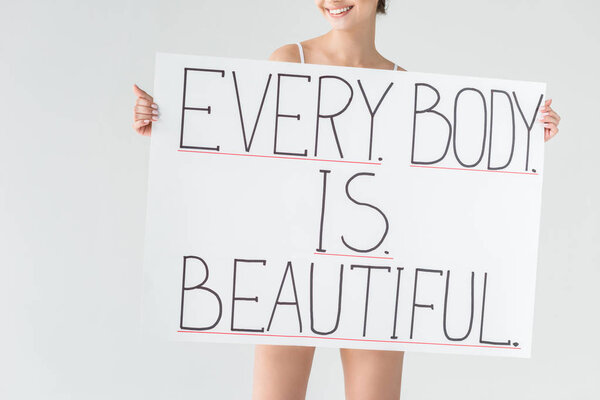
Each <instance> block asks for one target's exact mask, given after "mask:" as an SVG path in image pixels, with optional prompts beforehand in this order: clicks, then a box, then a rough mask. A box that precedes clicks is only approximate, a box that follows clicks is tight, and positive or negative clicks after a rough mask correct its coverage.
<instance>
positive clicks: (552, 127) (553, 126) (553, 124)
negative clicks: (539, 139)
mask: <svg viewBox="0 0 600 400" xmlns="http://www.w3.org/2000/svg"><path fill="white" fill-rule="evenodd" d="M550 104H552V99H548V100H546V101H545V102H544V105H543V106H542V107H540V111H541V112H542V118H540V122H543V123H544V142H547V141H548V140H550V139H552V138H553V137H554V136H556V134H557V133H558V124H559V123H560V116H559V115H558V114H557V113H556V112H555V111H554V110H553V109H552V108H551V107H550Z"/></svg>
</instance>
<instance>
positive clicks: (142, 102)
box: [135, 97, 158, 109]
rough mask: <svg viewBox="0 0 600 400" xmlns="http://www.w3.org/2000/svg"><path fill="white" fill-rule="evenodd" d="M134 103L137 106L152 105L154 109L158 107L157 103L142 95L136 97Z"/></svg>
mask: <svg viewBox="0 0 600 400" xmlns="http://www.w3.org/2000/svg"><path fill="white" fill-rule="evenodd" d="M135 104H137V105H138V106H146V107H152V108H154V109H158V104H156V103H153V102H152V101H150V100H148V99H145V98H143V97H138V98H137V100H136V102H135Z"/></svg>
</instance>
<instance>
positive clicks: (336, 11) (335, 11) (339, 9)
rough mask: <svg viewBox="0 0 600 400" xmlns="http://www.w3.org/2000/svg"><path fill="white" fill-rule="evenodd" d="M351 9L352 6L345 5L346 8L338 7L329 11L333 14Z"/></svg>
mask: <svg viewBox="0 0 600 400" xmlns="http://www.w3.org/2000/svg"><path fill="white" fill-rule="evenodd" d="M349 9H350V7H344V8H338V9H337V10H329V12H330V13H331V14H341V13H343V12H346V11H348V10H349Z"/></svg>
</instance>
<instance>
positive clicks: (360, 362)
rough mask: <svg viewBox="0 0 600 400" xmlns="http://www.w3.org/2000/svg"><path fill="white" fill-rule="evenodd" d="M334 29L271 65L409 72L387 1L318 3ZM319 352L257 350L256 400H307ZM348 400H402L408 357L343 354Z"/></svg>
mask: <svg viewBox="0 0 600 400" xmlns="http://www.w3.org/2000/svg"><path fill="white" fill-rule="evenodd" d="M315 5H316V6H317V9H318V10H319V11H320V12H321V14H322V15H323V16H324V17H325V19H326V20H327V21H328V22H329V23H330V25H331V30H329V31H328V32H326V33H324V34H323V35H320V36H317V37H314V38H310V39H307V40H304V41H298V42H297V43H290V44H285V45H283V46H281V47H279V48H278V49H276V50H275V51H273V53H272V54H271V55H270V57H269V60H271V61H284V62H306V63H310V64H322V65H336V66H350V67H359V68H373V69H385V70H398V71H405V70H404V69H403V68H401V67H399V66H398V65H397V64H396V63H395V62H393V61H391V60H388V59H387V58H385V57H384V56H383V55H382V54H380V53H379V52H378V51H377V49H376V47H375V30H376V29H375V28H376V19H377V18H376V17H377V14H386V7H387V4H386V1H385V0H315ZM134 91H135V93H136V95H137V97H138V99H137V102H136V105H135V109H134V125H133V127H134V129H135V130H136V131H137V132H138V133H140V134H143V135H150V132H151V129H152V128H151V127H152V122H153V121H157V120H158V118H159V112H158V106H157V105H156V104H155V103H154V100H153V98H152V96H150V95H149V94H148V93H146V92H144V91H143V90H142V89H140V88H139V87H137V86H134ZM550 104H551V100H548V101H547V102H546V103H545V104H544V106H543V107H542V108H541V111H542V115H543V118H542V121H543V122H545V127H546V129H545V140H548V139H549V138H551V137H553V136H554V135H555V134H556V133H557V132H558V128H557V125H558V123H559V120H560V117H559V116H558V115H557V114H556V113H555V112H554V111H553V110H552V109H551V108H550ZM314 351H315V348H314V347H305V346H283V345H256V346H255V360H254V383H253V394H252V399H253V400H266V399H286V400H301V399H304V398H305V396H306V390H307V384H308V379H309V375H310V371H311V367H312V360H313V355H314ZM340 356H341V359H342V364H343V369H344V378H345V392H346V399H347V400H358V399H381V400H398V399H399V398H400V387H401V379H402V366H403V359H404V353H403V352H401V351H386V350H363V349H340Z"/></svg>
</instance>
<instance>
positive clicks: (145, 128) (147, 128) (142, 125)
mask: <svg viewBox="0 0 600 400" xmlns="http://www.w3.org/2000/svg"><path fill="white" fill-rule="evenodd" d="M133 129H134V130H135V131H136V132H137V133H139V134H140V135H144V136H150V133H151V132H152V123H151V122H150V121H149V120H147V119H146V120H139V121H135V122H134V123H133Z"/></svg>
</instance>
